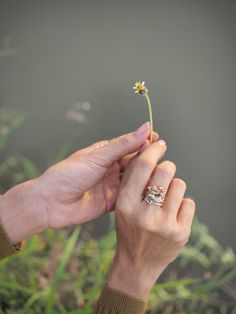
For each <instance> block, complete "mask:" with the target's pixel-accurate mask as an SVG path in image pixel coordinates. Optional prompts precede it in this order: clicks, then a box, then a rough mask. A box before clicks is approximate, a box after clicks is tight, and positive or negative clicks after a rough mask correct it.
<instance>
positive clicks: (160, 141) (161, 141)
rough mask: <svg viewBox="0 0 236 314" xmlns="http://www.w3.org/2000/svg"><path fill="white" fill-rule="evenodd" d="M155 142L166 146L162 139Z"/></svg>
mask: <svg viewBox="0 0 236 314" xmlns="http://www.w3.org/2000/svg"><path fill="white" fill-rule="evenodd" d="M157 143H158V144H160V145H161V146H166V142H165V141H164V140H159V141H158V142H157Z"/></svg>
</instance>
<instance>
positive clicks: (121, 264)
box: [107, 254, 164, 300]
mask: <svg viewBox="0 0 236 314" xmlns="http://www.w3.org/2000/svg"><path fill="white" fill-rule="evenodd" d="M163 270H164V268H163V267H158V266H156V268H155V270H154V271H151V270H150V268H148V267H146V268H145V265H141V263H140V264H139V263H135V265H134V263H131V262H129V261H128V260H127V259H126V258H125V257H121V256H119V257H118V256H117V254H116V256H115V257H114V260H113V264H112V267H111V271H110V274H109V277H108V281H107V285H108V286H109V287H110V288H112V289H115V290H118V291H121V292H123V293H126V294H128V295H130V296H132V297H135V298H137V299H142V300H145V299H147V297H148V295H149V294H150V291H151V289H152V287H153V285H154V284H155V282H156V280H157V279H158V277H159V276H160V274H161V273H162V271H163Z"/></svg>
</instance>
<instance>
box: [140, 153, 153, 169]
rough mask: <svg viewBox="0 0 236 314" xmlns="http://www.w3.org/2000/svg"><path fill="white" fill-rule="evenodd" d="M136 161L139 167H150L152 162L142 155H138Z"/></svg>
mask: <svg viewBox="0 0 236 314" xmlns="http://www.w3.org/2000/svg"><path fill="white" fill-rule="evenodd" d="M137 163H138V165H139V167H140V168H144V169H150V167H152V163H151V161H150V159H148V158H147V157H143V156H141V157H139V158H138V159H137Z"/></svg>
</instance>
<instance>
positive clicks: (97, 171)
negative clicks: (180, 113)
mask: <svg viewBox="0 0 236 314" xmlns="http://www.w3.org/2000/svg"><path fill="white" fill-rule="evenodd" d="M148 136H149V123H145V124H143V125H142V126H141V127H140V128H139V129H138V130H137V131H136V132H131V133H128V134H125V135H123V136H121V137H118V138H117V139H115V140H114V141H107V140H106V141H101V142H98V143H95V144H93V145H91V146H89V147H87V148H84V149H81V150H79V151H78V152H76V153H74V154H73V155H71V156H70V157H68V158H67V159H65V160H63V161H61V162H59V163H57V164H56V165H54V166H52V167H51V168H49V169H48V170H47V171H46V172H45V173H44V174H43V175H42V176H40V177H39V178H37V179H35V180H30V181H27V182H25V183H23V184H20V185H18V186H16V187H15V188H13V189H11V190H9V191H8V192H7V193H6V194H4V195H3V196H1V198H0V222H1V223H2V224H3V226H4V228H5V230H6V231H7V233H8V235H9V236H10V238H11V240H12V242H13V243H17V242H19V241H21V240H23V239H25V238H26V237H27V236H29V235H30V234H32V233H37V232H42V231H44V230H45V229H47V228H49V227H52V228H59V227H64V226H68V225H72V224H81V223H84V222H87V221H90V220H92V219H95V218H97V217H98V216H100V215H102V214H104V213H106V212H108V211H110V210H112V209H113V206H114V203H115V201H116V197H117V190H118V187H119V184H120V173H121V172H122V171H124V169H125V168H126V165H127V164H128V163H129V160H130V159H131V158H132V157H133V156H134V155H135V154H136V152H137V151H142V150H143V149H145V147H146V146H147V145H148V142H149V141H148ZM157 137H158V136H157V133H154V141H156V140H157Z"/></svg>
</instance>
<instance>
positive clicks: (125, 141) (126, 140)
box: [119, 136, 130, 146]
mask: <svg viewBox="0 0 236 314" xmlns="http://www.w3.org/2000/svg"><path fill="white" fill-rule="evenodd" d="M119 141H120V143H121V145H124V146H129V144H130V140H129V138H128V137H127V136H122V137H120V139H119Z"/></svg>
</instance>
